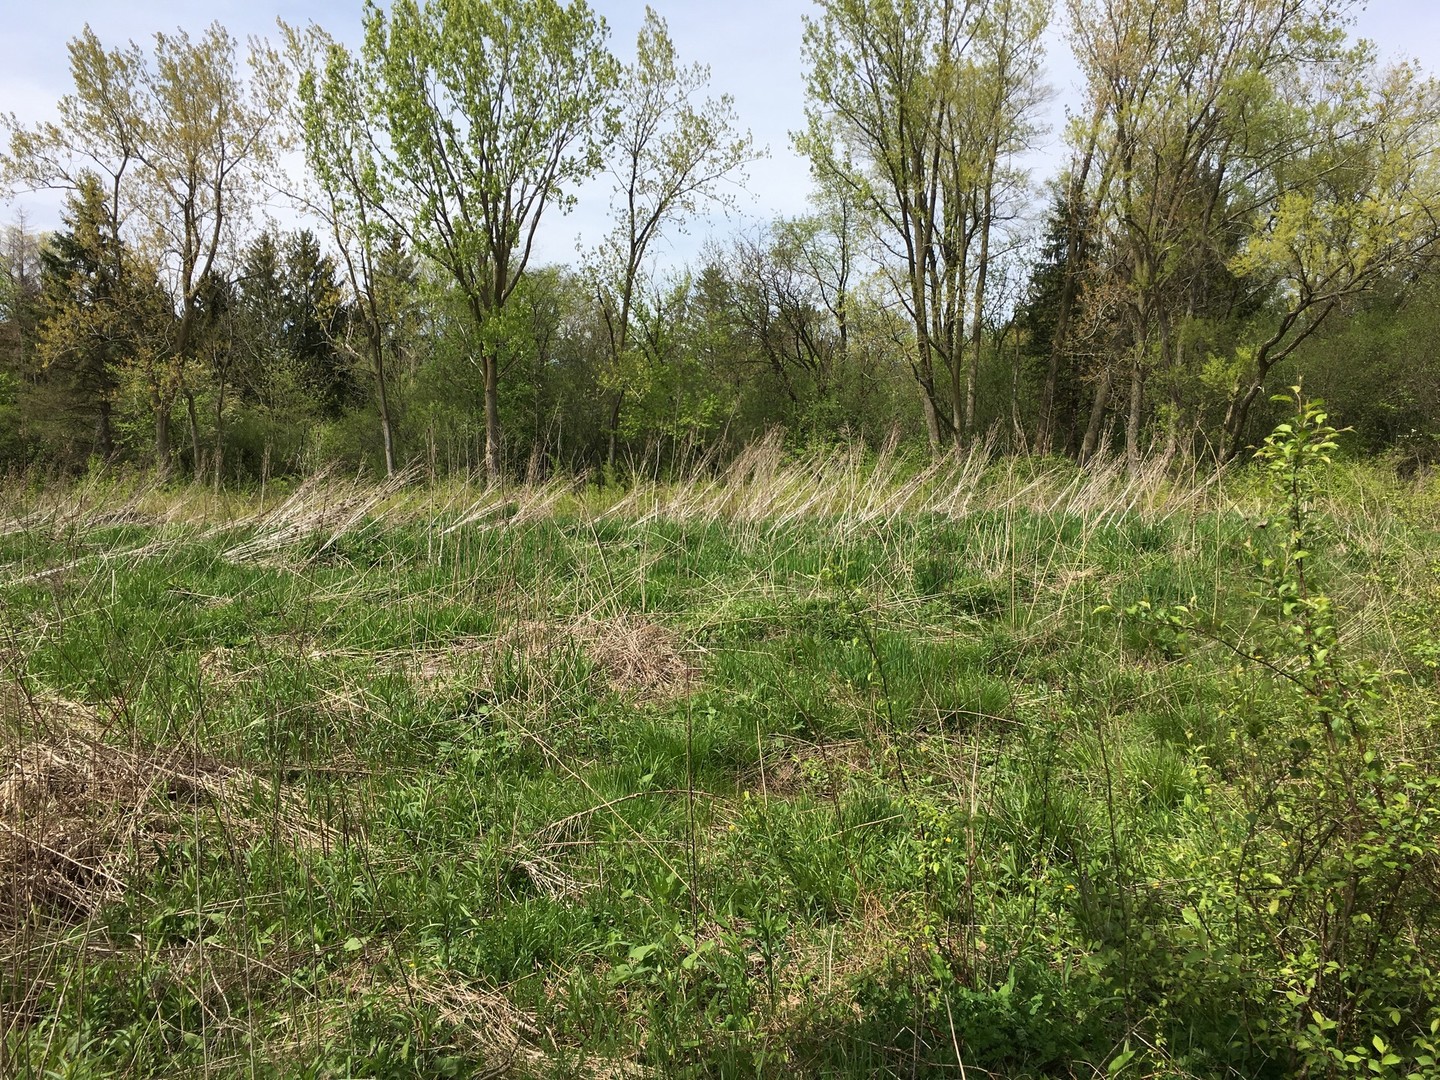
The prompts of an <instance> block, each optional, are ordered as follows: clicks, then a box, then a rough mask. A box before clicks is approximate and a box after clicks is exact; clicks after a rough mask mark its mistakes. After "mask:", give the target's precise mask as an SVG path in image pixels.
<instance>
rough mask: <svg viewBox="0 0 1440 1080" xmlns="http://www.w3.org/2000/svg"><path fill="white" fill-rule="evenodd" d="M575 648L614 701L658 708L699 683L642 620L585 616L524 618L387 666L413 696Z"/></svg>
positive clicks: (690, 666) (670, 638)
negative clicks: (624, 698)
mask: <svg viewBox="0 0 1440 1080" xmlns="http://www.w3.org/2000/svg"><path fill="white" fill-rule="evenodd" d="M577 646H578V647H579V648H580V649H582V650H583V651H584V653H585V655H586V656H587V657H589V658H590V660H591V661H592V662H593V663H594V664H595V666H596V667H597V668H598V669H599V671H600V674H601V675H602V676H603V678H604V679H605V681H606V683H607V684H608V685H609V686H610V688H611V689H613V690H615V691H617V692H619V693H622V694H628V695H631V696H633V697H637V698H644V699H646V700H649V701H654V702H661V703H663V702H667V701H674V700H676V699H677V698H681V697H684V696H685V695H686V694H688V693H690V692H691V690H693V689H694V687H695V685H696V683H697V682H698V681H699V669H698V668H697V666H696V665H695V664H694V663H693V662H692V661H691V660H690V659H689V658H688V656H687V654H686V653H687V651H686V649H685V647H684V646H683V644H682V643H681V641H680V639H679V637H678V636H677V635H676V633H675V632H674V631H673V630H671V629H670V628H668V627H666V626H663V625H662V624H660V623H657V622H654V621H653V620H651V619H648V618H646V617H645V616H643V615H620V616H614V617H598V616H586V617H583V618H580V619H577V620H575V621H574V622H573V623H571V624H569V625H565V626H560V625H556V624H554V623H547V622H542V621H538V620H533V619H525V620H521V621H520V622H518V623H516V624H515V625H514V626H512V627H510V628H509V629H507V630H505V631H502V632H501V633H498V634H496V635H494V636H493V637H488V638H473V637H468V638H458V639H456V640H454V641H450V642H446V643H445V644H444V645H441V646H438V647H434V648H427V649H424V650H420V651H417V652H413V653H409V654H403V655H402V656H401V657H400V658H399V659H398V660H397V661H396V662H395V665H396V666H397V667H398V669H399V670H401V671H403V672H404V673H405V675H406V677H407V678H408V679H409V680H410V681H411V683H412V684H414V685H416V686H417V687H419V688H420V689H422V690H424V691H446V690H450V689H453V688H455V687H456V686H457V685H459V684H461V683H463V682H465V681H467V680H473V679H475V678H477V677H478V678H481V679H484V678H489V677H491V676H493V675H494V674H495V672H497V671H498V670H499V669H500V668H501V667H502V666H503V665H505V664H507V663H510V662H511V661H512V660H514V659H516V658H518V659H520V660H523V661H526V662H528V663H537V664H543V663H544V662H545V661H547V660H550V659H554V658H557V657H560V656H563V655H564V654H565V653H566V652H567V650H572V651H573V650H574V649H575V648H576V647H577Z"/></svg>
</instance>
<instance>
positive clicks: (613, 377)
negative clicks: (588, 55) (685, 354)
mask: <svg viewBox="0 0 1440 1080" xmlns="http://www.w3.org/2000/svg"><path fill="white" fill-rule="evenodd" d="M635 57H636V58H635V63H634V64H632V65H631V66H629V67H627V68H626V69H625V70H624V71H623V72H622V73H621V76H620V83H619V92H618V95H617V100H618V103H619V124H618V127H617V131H616V137H615V142H614V144H613V147H612V151H611V153H612V164H611V167H610V172H611V174H612V176H613V177H614V179H615V197H614V201H613V203H612V206H613V209H614V212H615V217H616V221H615V227H614V230H613V231H612V232H611V234H610V236H609V237H608V238H607V239H606V241H605V242H604V243H603V244H602V245H601V246H600V250H599V251H598V252H597V253H596V256H595V260H594V261H595V267H594V274H595V279H596V280H595V291H596V296H597V299H598V302H599V305H600V311H601V314H602V317H603V319H604V322H605V328H606V336H607V339H608V345H609V358H608V360H609V363H608V367H609V371H608V372H607V381H608V382H609V383H610V384H611V388H610V394H611V401H610V407H609V417H608V431H609V448H608V451H607V457H608V459H609V460H610V461H611V462H612V463H613V462H614V459H615V438H616V434H617V432H618V429H619V424H620V410H621V407H622V405H623V402H624V399H625V395H626V393H627V391H628V390H629V389H631V387H630V386H629V382H630V380H629V378H628V377H627V374H626V368H627V365H629V364H630V362H631V360H632V358H631V357H630V355H629V349H630V334H631V316H632V313H633V309H634V307H635V304H636V300H637V295H636V291H637V289H640V288H643V285H644V279H645V260H646V258H647V256H648V254H649V252H650V248H651V245H652V244H653V243H654V241H655V240H656V239H657V238H658V237H659V236H660V235H661V234H662V232H663V231H664V229H665V228H666V227H667V226H669V225H675V224H679V223H682V222H683V220H684V218H685V216H686V215H688V214H693V213H695V212H696V210H697V209H698V208H699V207H700V205H701V204H702V203H704V202H707V201H709V202H724V201H725V196H724V194H723V192H722V191H721V189H720V188H719V186H718V185H719V184H720V182H721V181H722V180H724V179H725V178H726V177H728V176H731V175H733V174H734V173H735V172H736V171H737V170H739V169H740V168H741V167H742V166H743V165H744V164H745V163H746V162H747V161H751V160H753V159H754V158H755V157H756V156H757V154H756V151H755V146H754V140H753V139H752V138H751V137H750V135H749V133H748V132H746V133H744V134H741V133H739V132H738V131H737V130H736V117H735V110H734V102H733V99H732V98H731V97H730V95H728V94H726V95H722V96H721V97H719V98H708V99H706V100H704V101H700V102H697V101H696V100H695V98H696V96H697V95H698V94H699V93H700V92H701V91H702V90H703V89H704V88H705V86H706V85H707V84H708V83H709V81H710V71H709V69H708V68H706V67H704V66H702V65H700V64H692V65H690V66H689V67H681V66H679V64H678V61H677V59H676V54H675V45H674V43H673V42H672V41H671V40H670V34H669V31H668V29H667V28H666V25H665V20H664V19H662V18H660V16H658V15H656V14H655V12H654V10H653V9H651V8H649V7H646V9H645V22H644V24H643V25H642V26H641V28H640V33H639V35H638V36H637V39H636V42H635ZM656 299H658V297H657V298H656Z"/></svg>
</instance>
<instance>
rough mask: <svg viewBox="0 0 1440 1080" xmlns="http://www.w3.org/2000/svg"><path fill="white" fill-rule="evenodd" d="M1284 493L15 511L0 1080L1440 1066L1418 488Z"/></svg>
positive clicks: (1372, 477)
mask: <svg viewBox="0 0 1440 1080" xmlns="http://www.w3.org/2000/svg"><path fill="white" fill-rule="evenodd" d="M1316 477H1317V483H1318V485H1319V486H1318V488H1317V490H1316V492H1315V494H1314V496H1313V498H1307V499H1306V500H1305V501H1304V505H1303V506H1301V505H1299V504H1297V507H1296V508H1298V510H1299V511H1300V513H1301V514H1302V515H1303V520H1302V522H1301V524H1302V532H1303V535H1304V538H1305V542H1306V543H1307V544H1308V545H1310V546H1311V547H1312V548H1313V554H1311V555H1310V557H1308V558H1307V557H1305V555H1304V554H1303V553H1302V555H1301V559H1300V561H1299V563H1298V564H1297V563H1296V562H1295V560H1294V559H1293V558H1290V557H1291V556H1293V555H1294V554H1295V552H1294V545H1291V547H1290V548H1288V549H1287V548H1286V546H1285V543H1286V542H1285V541H1284V540H1283V539H1281V540H1276V539H1275V538H1274V536H1273V535H1272V534H1274V532H1275V529H1274V528H1273V527H1272V528H1270V529H1268V530H1267V529H1264V528H1260V527H1259V525H1258V523H1259V522H1260V521H1261V520H1262V519H1264V518H1266V517H1267V516H1269V515H1273V514H1279V515H1281V518H1282V519H1283V518H1284V514H1285V512H1286V506H1285V502H1284V500H1285V498H1286V489H1285V488H1284V485H1283V483H1277V484H1271V485H1269V486H1268V487H1267V485H1266V484H1265V482H1264V481H1263V478H1262V477H1261V476H1260V475H1259V474H1258V473H1257V472H1256V471H1254V470H1252V471H1250V472H1241V473H1237V474H1235V475H1232V476H1228V477H1226V478H1224V479H1223V480H1217V479H1214V478H1206V477H1203V476H1202V477H1198V478H1196V477H1191V478H1187V479H1182V480H1177V479H1173V478H1169V477H1166V476H1165V475H1164V474H1163V473H1161V472H1159V471H1155V472H1152V473H1149V474H1146V475H1142V476H1139V477H1137V478H1127V477H1125V476H1124V475H1123V474H1122V473H1121V472H1119V471H1118V470H1114V469H1107V468H1100V469H1096V470H1093V471H1092V472H1090V473H1085V474H1082V473H1079V472H1077V471H1075V470H1073V469H1072V468H1070V467H1069V466H1065V465H1062V464H1056V463H1031V462H1024V461H1013V462H1005V461H1001V462H998V463H986V462H985V461H984V460H983V459H982V458H981V457H980V456H978V455H977V456H976V457H973V458H971V459H968V460H958V461H953V460H952V461H948V462H944V463H941V464H937V465H933V466H926V467H923V468H922V467H918V466H912V465H907V464H906V463H904V462H903V461H901V460H899V459H898V458H895V457H893V456H889V455H881V457H880V458H878V459H875V458H867V457H864V456H862V455H859V454H856V455H851V456H847V455H838V456H834V457H830V458H823V459H822V458H806V459H801V460H798V461H797V460H788V461H787V460H784V459H782V458H781V457H780V456H779V455H778V454H777V453H776V451H775V448H774V447H773V446H770V447H766V446H761V447H758V448H756V449H755V450H754V451H752V452H751V453H749V454H748V455H746V456H744V457H743V458H742V459H741V460H740V461H739V462H738V463H737V464H736V465H735V466H734V468H733V469H732V470H731V471H730V472H729V473H727V474H726V475H724V476H721V477H719V478H716V479H714V480H711V481H704V482H702V481H698V480H697V481H694V482H691V483H689V484H677V485H663V484H655V485H643V484H642V485H639V486H637V487H636V488H634V489H632V490H629V491H626V492H618V491H615V492H606V491H597V490H594V489H586V488H583V487H581V488H574V487H570V486H566V485H564V484H559V483H557V484H550V485H545V484H539V485H533V486H529V487H520V488H515V489H511V490H504V491H492V492H486V491H484V490H482V489H478V488H471V487H467V486H465V485H461V484H444V483H441V484H434V485H426V484H422V483H419V482H415V481H412V482H409V483H397V484H394V485H390V486H388V487H387V486H367V485H365V484H361V483H358V482H349V481H344V480H342V479H338V478H334V477H330V478H319V479H316V480H313V481H310V482H307V483H306V484H304V485H301V486H299V487H298V488H293V489H289V490H277V489H275V488H271V489H270V490H268V491H266V492H264V493H263V494H262V493H259V492H255V493H249V494H243V495H242V494H228V493H222V494H216V493H213V492H208V491H204V490H198V489H183V488H181V489H173V490H158V489H154V488H151V487H146V486H143V485H136V486H131V487H127V486H125V485H124V484H123V483H121V482H118V481H110V482H106V483H100V482H93V483H88V484H83V483H82V484H75V485H68V486H63V487H62V486H50V487H27V486H24V485H18V484H17V485H13V486H12V487H11V488H10V489H8V490H7V491H6V492H5V493H4V496H3V500H0V505H5V503H8V507H9V509H8V511H7V516H6V519H5V521H4V523H3V525H0V531H3V535H0V605H3V606H0V674H3V685H0V724H3V728H0V1037H3V1042H0V1074H3V1075H7V1076H17V1077H42V1076H43V1077H52V1076H53V1077H81V1076H84V1077H100V1076H107V1077H108V1076H135V1077H141V1076H146V1077H149V1076H155V1077H159V1076H178V1075H185V1074H188V1075H193V1076H244V1077H271V1076H273V1077H280V1076H284V1077H289V1076H315V1077H320V1076H326V1077H331V1076H333V1077H342V1076H367V1077H372V1076H373V1077H382V1076H383V1077H399V1076H417V1075H418V1076H490V1075H505V1074H509V1075H517V1076H557V1077H559V1076H576V1077H624V1076H642V1075H666V1076H669V1075H695V1076H699V1075H737V1076H746V1075H781V1074H788V1075H792V1076H812V1075H846V1076H873V1075H895V1076H955V1077H964V1076H976V1077H978V1076H985V1075H993V1076H1029V1075H1035V1076H1039V1075H1057V1076H1076V1077H1088V1076H1096V1075H1099V1076H1104V1075H1107V1074H1108V1075H1121V1076H1136V1077H1139V1076H1177V1077H1178V1076H1197V1077H1200V1076H1222V1075H1230V1076H1277V1077H1278V1076H1288V1075H1311V1076H1320V1075H1352V1074H1353V1075H1367V1076H1374V1075H1395V1076H1406V1075H1412V1076H1413V1075H1420V1076H1433V1075H1437V1073H1436V1071H1435V1066H1434V1064H1433V1059H1434V1057H1436V1056H1437V1052H1436V1049H1435V1044H1436V1042H1437V1041H1440V1040H1437V1037H1436V1035H1435V1032H1436V1031H1437V1030H1440V992H1437V991H1440V979H1437V974H1436V972H1437V969H1440V960H1437V954H1436V949H1437V940H1440V899H1437V898H1440V863H1437V857H1436V851H1435V844H1436V841H1437V836H1440V811H1437V806H1440V796H1437V790H1440V785H1437V782H1436V780H1435V777H1436V776H1437V774H1440V770H1437V768H1436V766H1437V760H1440V748H1437V743H1440V739H1437V723H1436V715H1437V712H1436V703H1437V699H1440V690H1437V680H1436V671H1437V665H1440V628H1437V617H1436V611H1437V607H1440V532H1437V529H1440V492H1437V491H1436V490H1435V489H1433V488H1432V487H1431V486H1429V485H1428V484H1426V483H1423V482H1422V483H1421V484H1419V485H1418V486H1405V487H1402V486H1400V485H1398V484H1397V483H1396V482H1395V481H1394V480H1393V479H1387V478H1386V477H1385V476H1384V475H1383V474H1382V473H1381V472H1380V471H1379V470H1378V469H1367V468H1360V467H1349V466H1346V467H1337V468H1336V469H1335V470H1331V471H1323V470H1322V471H1321V472H1319V473H1316ZM1281 480H1284V477H1283V476H1282V477H1281ZM1312 541H1313V543H1312ZM1277 551H1278V552H1279V554H1278V555H1277V554H1276V552H1277ZM1287 551H1288V555H1287ZM1267 559H1268V561H1267ZM1287 559H1289V561H1288V562H1287ZM1297 565H1298V566H1299V569H1300V570H1301V571H1303V572H1302V573H1301V576H1300V584H1299V587H1298V589H1297V588H1295V586H1294V581H1295V572H1294V571H1295V570H1296V567H1297ZM1287 582H1288V584H1287ZM1287 589H1288V591H1287ZM1176 605H1182V606H1183V607H1182V608H1179V609H1177V608H1176Z"/></svg>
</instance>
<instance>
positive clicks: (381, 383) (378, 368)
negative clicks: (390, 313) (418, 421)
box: [370, 341, 396, 477]
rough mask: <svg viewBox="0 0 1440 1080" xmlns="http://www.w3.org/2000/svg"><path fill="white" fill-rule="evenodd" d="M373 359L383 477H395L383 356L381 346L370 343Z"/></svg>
mask: <svg viewBox="0 0 1440 1080" xmlns="http://www.w3.org/2000/svg"><path fill="white" fill-rule="evenodd" d="M370 347H371V350H372V353H373V355H374V357H375V396H376V399H377V402H378V404H379V406H380V439H381V441H382V442H383V443H384V445H385V475H386V477H392V476H394V475H395V470H396V466H395V429H394V428H393V426H392V425H391V423H390V391H389V389H388V388H387V386H386V381H385V355H384V353H383V351H382V346H381V345H380V344H379V343H378V342H376V341H372V342H371V343H370Z"/></svg>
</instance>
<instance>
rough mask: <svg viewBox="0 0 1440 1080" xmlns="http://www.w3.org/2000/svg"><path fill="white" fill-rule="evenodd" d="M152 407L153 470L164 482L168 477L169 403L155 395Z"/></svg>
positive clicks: (169, 451) (169, 452) (169, 450)
mask: <svg viewBox="0 0 1440 1080" xmlns="http://www.w3.org/2000/svg"><path fill="white" fill-rule="evenodd" d="M152 407H153V408H154V410H155V469H156V471H157V472H158V473H159V474H160V478H161V479H162V480H164V479H169V476H170V455H171V449H170V402H169V401H166V400H164V398H163V397H162V396H160V395H156V397H155V398H154V399H153V401H152Z"/></svg>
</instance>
